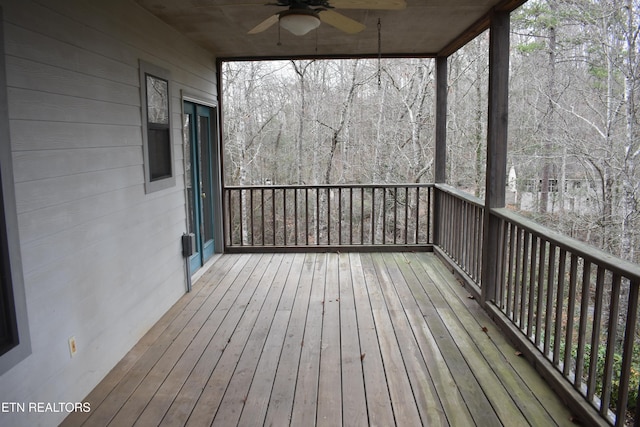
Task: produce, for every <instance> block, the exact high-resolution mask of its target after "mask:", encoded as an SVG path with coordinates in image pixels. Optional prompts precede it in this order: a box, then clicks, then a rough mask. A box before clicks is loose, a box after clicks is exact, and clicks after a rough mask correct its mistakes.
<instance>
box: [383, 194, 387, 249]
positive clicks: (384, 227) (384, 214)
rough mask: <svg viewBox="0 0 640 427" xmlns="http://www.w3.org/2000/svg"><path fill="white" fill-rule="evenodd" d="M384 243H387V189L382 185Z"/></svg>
mask: <svg viewBox="0 0 640 427" xmlns="http://www.w3.org/2000/svg"><path fill="white" fill-rule="evenodd" d="M382 244H383V245H386V244H387V189H386V187H382Z"/></svg>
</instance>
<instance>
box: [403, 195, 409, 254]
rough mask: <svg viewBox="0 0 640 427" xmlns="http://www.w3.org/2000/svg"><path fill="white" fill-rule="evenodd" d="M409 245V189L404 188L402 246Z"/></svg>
mask: <svg viewBox="0 0 640 427" xmlns="http://www.w3.org/2000/svg"><path fill="white" fill-rule="evenodd" d="M408 243H409V187H404V244H405V245H406V244H408Z"/></svg>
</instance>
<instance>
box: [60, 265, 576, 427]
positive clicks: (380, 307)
mask: <svg viewBox="0 0 640 427" xmlns="http://www.w3.org/2000/svg"><path fill="white" fill-rule="evenodd" d="M86 401H88V402H90V403H91V409H92V410H91V412H90V413H75V414H72V415H70V416H69V417H68V418H67V419H66V420H65V422H64V423H63V425H65V426H76V425H89V426H103V425H114V426H127V425H133V424H136V425H141V426H155V425H172V426H178V425H193V426H203V425H210V424H213V425H223V426H233V425H243V426H244V425H274V426H282V425H295V426H310V425H316V424H317V425H329V426H338V425H348V426H357V425H381V426H391V425H399V426H417V425H453V426H466V425H480V426H496V425H509V426H513V425H518V426H521V425H533V426H543V425H544V426H548V425H572V422H571V414H570V413H569V411H568V409H566V407H565V406H564V405H563V404H562V402H561V401H560V399H559V398H558V397H557V396H556V394H554V392H553V391H552V390H551V389H550V388H549V387H548V386H547V385H546V383H545V382H544V381H543V380H542V378H541V377H540V376H539V375H538V374H537V373H536V372H535V371H534V369H533V368H532V367H531V366H530V365H529V364H528V363H527V361H526V360H524V359H523V358H521V357H519V356H518V354H517V352H516V350H515V349H514V348H513V347H512V346H511V345H510V344H509V343H508V342H507V341H506V339H505V338H504V337H503V336H502V335H501V333H500V332H499V330H498V329H497V327H496V326H495V325H494V324H493V322H492V321H491V320H490V319H489V317H488V316H487V315H486V314H485V312H484V311H483V310H482V308H481V307H480V306H479V304H477V302H476V301H474V300H473V299H471V298H470V296H469V294H468V293H467V292H466V290H465V288H464V287H462V286H461V285H460V283H459V282H457V281H456V280H455V278H454V277H453V276H452V275H451V274H450V273H449V272H448V271H447V270H446V269H445V267H444V266H443V265H442V264H441V262H440V261H439V260H438V258H437V257H436V256H435V255H434V254H433V253H384V254H383V253H372V254H357V253H350V254H336V253H328V254H314V253H307V254H244V255H224V256H222V257H220V258H219V259H218V260H217V261H216V263H215V264H214V265H213V266H212V267H211V268H210V269H209V270H208V271H207V272H206V273H205V274H204V275H203V276H202V277H201V278H200V279H199V280H198V281H197V282H196V283H195V285H194V287H193V291H192V292H191V293H189V294H186V295H185V296H184V297H183V298H182V299H180V300H179V301H178V302H177V303H176V304H175V306H174V307H173V308H172V309H171V310H170V311H169V312H167V314H166V315H165V316H164V317H163V318H162V319H161V320H160V321H159V322H158V323H157V324H156V325H155V326H154V327H153V328H152V329H151V330H150V331H149V332H148V333H147V335H145V337H143V338H142V340H141V341H140V342H139V343H138V344H137V345H136V346H135V347H134V348H133V349H132V350H131V351H130V352H129V354H127V356H126V357H125V358H124V359H123V360H122V361H121V362H120V363H119V364H118V365H117V366H116V367H115V368H114V369H113V370H112V371H111V373H109V375H108V376H107V377H106V378H105V379H104V380H103V381H102V382H101V383H100V384H99V385H98V386H97V387H96V388H95V389H94V390H93V391H92V392H91V394H89V396H88V397H87V399H86Z"/></svg>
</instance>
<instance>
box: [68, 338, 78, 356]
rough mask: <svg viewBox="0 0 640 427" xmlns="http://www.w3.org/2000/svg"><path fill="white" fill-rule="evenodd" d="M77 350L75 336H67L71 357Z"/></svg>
mask: <svg viewBox="0 0 640 427" xmlns="http://www.w3.org/2000/svg"><path fill="white" fill-rule="evenodd" d="M77 352H78V347H77V346H76V337H71V338H69V353H70V354H71V357H73V356H75V355H76V353H77Z"/></svg>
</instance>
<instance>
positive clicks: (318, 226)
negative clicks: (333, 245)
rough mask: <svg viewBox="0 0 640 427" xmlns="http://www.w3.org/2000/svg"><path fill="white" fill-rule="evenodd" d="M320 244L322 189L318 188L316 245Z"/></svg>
mask: <svg viewBox="0 0 640 427" xmlns="http://www.w3.org/2000/svg"><path fill="white" fill-rule="evenodd" d="M319 244H320V188H319V187H318V188H316V245H319Z"/></svg>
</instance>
